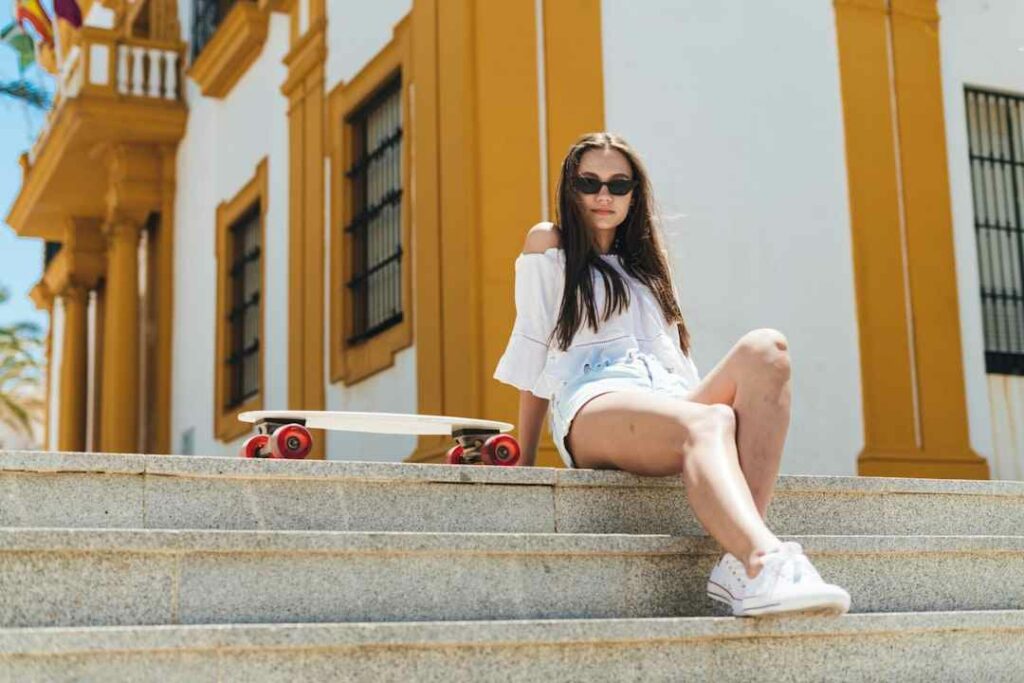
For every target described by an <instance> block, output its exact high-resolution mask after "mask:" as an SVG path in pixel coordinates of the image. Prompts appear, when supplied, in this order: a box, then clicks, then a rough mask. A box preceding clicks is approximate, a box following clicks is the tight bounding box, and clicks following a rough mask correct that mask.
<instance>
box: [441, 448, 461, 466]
mask: <svg viewBox="0 0 1024 683" xmlns="http://www.w3.org/2000/svg"><path fill="white" fill-rule="evenodd" d="M463 452H464V451H463V448H462V446H452V447H451V448H449V449H448V455H446V456H445V458H444V461H445V462H446V463H447V464H449V465H461V464H462V454H463Z"/></svg>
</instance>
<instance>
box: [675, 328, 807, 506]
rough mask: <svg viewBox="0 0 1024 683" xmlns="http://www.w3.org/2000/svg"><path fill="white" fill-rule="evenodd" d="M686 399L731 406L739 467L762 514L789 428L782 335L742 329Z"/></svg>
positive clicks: (787, 368) (787, 365)
mask: <svg viewBox="0 0 1024 683" xmlns="http://www.w3.org/2000/svg"><path fill="white" fill-rule="evenodd" d="M686 398H687V400H688V401H695V402H697V403H703V404H707V405H711V404H715V403H724V404H727V405H731V406H732V407H733V410H735V411H736V422H737V427H736V445H737V448H738V450H739V462H740V467H741V468H742V470H743V475H744V477H745V479H746V481H747V485H748V486H749V487H750V493H751V495H752V496H753V498H754V504H755V505H756V506H757V511H758V513H759V514H760V515H761V518H762V519H765V518H766V515H767V513H768V505H769V503H770V502H771V499H772V494H773V493H774V491H775V481H776V479H777V478H778V475H779V464H780V462H781V460H782V449H783V445H784V444H785V441H786V432H787V431H788V429H789V415H790V363H789V351H788V344H787V342H786V338H785V337H784V336H783V335H782V334H781V333H779V332H777V331H775V330H770V329H760V330H754V331H752V332H749V333H747V334H746V335H744V336H743V337H742V338H741V339H740V340H739V341H738V342H737V343H736V345H735V346H734V347H733V348H732V349H731V350H730V351H729V353H727V354H726V356H725V358H723V359H722V360H721V361H720V362H719V363H718V365H716V366H715V367H714V368H713V369H712V370H711V372H709V373H707V375H705V377H704V378H703V379H702V380H701V382H700V384H698V385H697V386H696V387H695V388H694V390H693V391H692V392H691V393H690V394H689V395H688V396H687V397H686Z"/></svg>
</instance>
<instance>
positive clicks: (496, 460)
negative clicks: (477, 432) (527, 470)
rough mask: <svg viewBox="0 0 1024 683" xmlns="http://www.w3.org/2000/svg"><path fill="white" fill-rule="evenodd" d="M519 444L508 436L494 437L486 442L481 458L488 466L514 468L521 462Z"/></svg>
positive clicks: (481, 450) (499, 435)
mask: <svg viewBox="0 0 1024 683" xmlns="http://www.w3.org/2000/svg"><path fill="white" fill-rule="evenodd" d="M519 452H520V449H519V442H518V441H516V440H515V438H514V437H511V436H509V435H508V434H498V435H497V436H492V437H491V438H489V439H487V441H485V442H484V445H483V448H481V449H480V456H481V458H482V459H483V461H484V464H486V465H499V466H501V467H512V466H514V465H516V464H517V463H518V462H519Z"/></svg>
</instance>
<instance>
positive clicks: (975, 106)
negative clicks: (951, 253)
mask: <svg viewBox="0 0 1024 683" xmlns="http://www.w3.org/2000/svg"><path fill="white" fill-rule="evenodd" d="M965 97H966V105H967V127H968V139H969V143H968V144H969V149H970V162H971V187H972V188H973V194H974V228H975V232H976V235H977V244H978V270H979V277H980V280H981V310H982V319H983V325H984V330H985V370H986V372H989V373H993V374H1009V375H1024V223H1022V221H1021V214H1022V208H1024V137H1022V127H1024V97H1017V96H1013V95H1004V94H1000V93H994V92H988V91H984V90H978V89H975V88H966V89H965Z"/></svg>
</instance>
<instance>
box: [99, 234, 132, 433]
mask: <svg viewBox="0 0 1024 683" xmlns="http://www.w3.org/2000/svg"><path fill="white" fill-rule="evenodd" d="M141 227H142V226H141V225H139V224H138V223H136V222H134V221H132V220H130V219H119V220H117V221H115V222H108V223H105V224H104V226H103V230H104V233H105V234H106V236H107V243H108V249H107V274H106V278H105V283H106V284H105V286H104V290H105V292H106V297H107V301H106V304H105V307H104V309H105V310H104V314H105V318H106V319H105V320H104V330H105V334H104V345H103V375H102V386H103V396H104V397H105V400H104V401H103V403H102V404H101V407H100V422H101V431H102V433H103V438H102V441H101V442H100V448H101V449H102V450H104V451H108V452H111V453H137V452H138V450H139V447H140V445H141V444H140V443H139V424H140V423H139V417H140V415H139V413H140V410H139V369H140V368H139V358H140V356H139V354H140V352H141V349H140V343H139V336H140V335H139V332H140V330H139V235H140V231H141Z"/></svg>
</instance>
